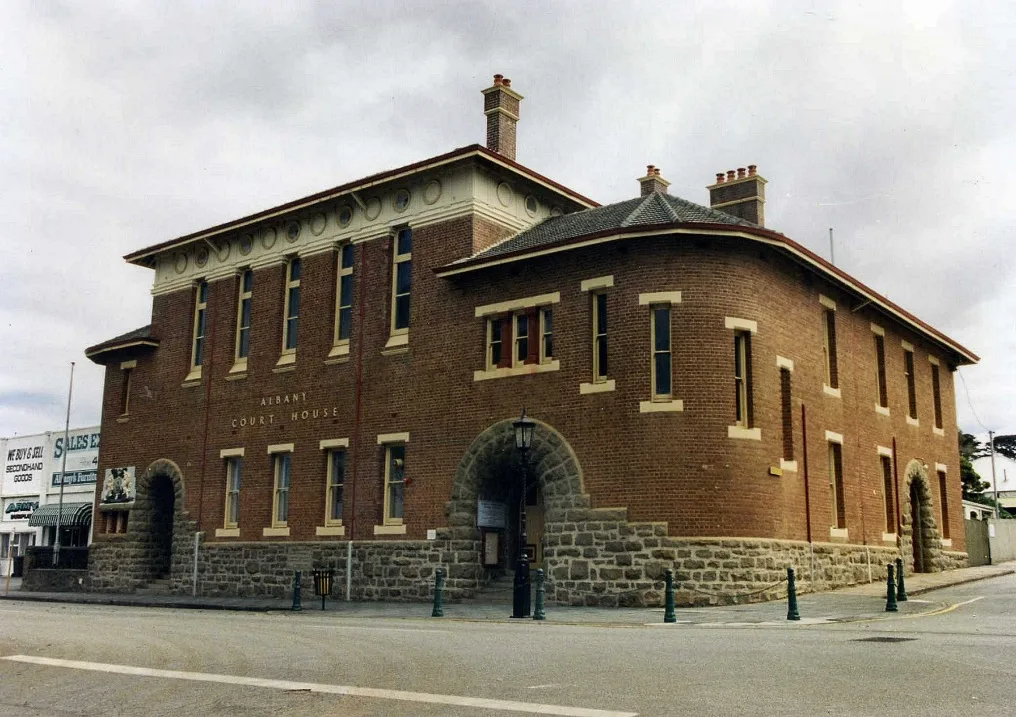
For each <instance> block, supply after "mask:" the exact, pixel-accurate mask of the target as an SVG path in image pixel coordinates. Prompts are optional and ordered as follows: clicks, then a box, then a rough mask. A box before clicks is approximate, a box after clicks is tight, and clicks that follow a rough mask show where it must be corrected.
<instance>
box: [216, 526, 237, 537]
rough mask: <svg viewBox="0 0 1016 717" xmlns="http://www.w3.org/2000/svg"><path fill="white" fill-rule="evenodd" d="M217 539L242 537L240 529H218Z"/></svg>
mask: <svg viewBox="0 0 1016 717" xmlns="http://www.w3.org/2000/svg"><path fill="white" fill-rule="evenodd" d="M215 537H216V538H239V537H240V529H239V528H216V529H215Z"/></svg>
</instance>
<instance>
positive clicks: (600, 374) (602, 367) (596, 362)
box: [593, 292, 609, 383]
mask: <svg viewBox="0 0 1016 717" xmlns="http://www.w3.org/2000/svg"><path fill="white" fill-rule="evenodd" d="M608 375H609V368H608V364H607V295H606V294H604V293H602V292H600V293H596V294H593V383H602V382H604V381H606V380H607V376H608Z"/></svg>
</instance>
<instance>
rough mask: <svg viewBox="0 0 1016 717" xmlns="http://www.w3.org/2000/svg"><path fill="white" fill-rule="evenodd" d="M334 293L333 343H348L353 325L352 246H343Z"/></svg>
mask: <svg viewBox="0 0 1016 717" xmlns="http://www.w3.org/2000/svg"><path fill="white" fill-rule="evenodd" d="M338 262H339V265H338V276H339V279H338V286H337V288H336V292H335V343H336V344H338V343H342V342H344V341H349V335H350V331H351V329H352V323H353V245H352V244H344V245H343V246H342V250H341V251H340V252H339V259H338Z"/></svg>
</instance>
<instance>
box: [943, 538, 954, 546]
mask: <svg viewBox="0 0 1016 717" xmlns="http://www.w3.org/2000/svg"><path fill="white" fill-rule="evenodd" d="M942 547H943V548H951V547H952V538H942Z"/></svg>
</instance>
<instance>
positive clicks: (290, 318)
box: [282, 256, 303, 356]
mask: <svg viewBox="0 0 1016 717" xmlns="http://www.w3.org/2000/svg"><path fill="white" fill-rule="evenodd" d="M294 266H296V267H298V272H297V273H298V274H299V276H297V277H296V278H295V279H294V278H293V273H294V272H293V267H294ZM302 279H303V262H302V261H301V260H300V257H298V256H294V257H290V258H289V260H288V261H287V262H286V284H285V289H284V296H283V301H284V305H283V308H282V355H283V356H289V355H295V354H296V347H297V344H298V342H299V340H300V293H301V292H300V285H301V281H302ZM294 296H295V297H296V302H295V303H296V305H297V309H296V314H295V315H290V311H291V310H292V304H293V297H294ZM290 322H293V334H294V336H293V346H292V347H289V346H288V344H289V343H290V341H289V334H290Z"/></svg>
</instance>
